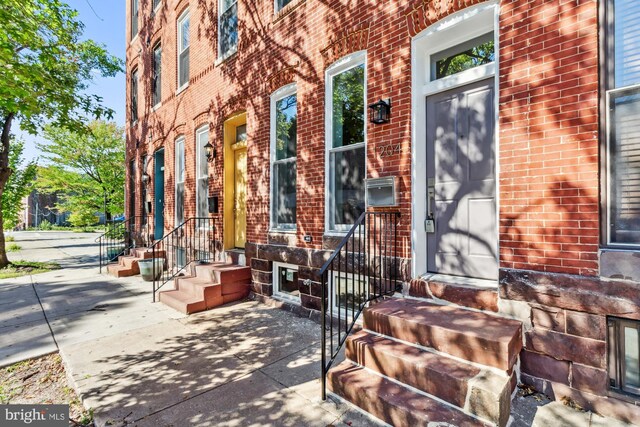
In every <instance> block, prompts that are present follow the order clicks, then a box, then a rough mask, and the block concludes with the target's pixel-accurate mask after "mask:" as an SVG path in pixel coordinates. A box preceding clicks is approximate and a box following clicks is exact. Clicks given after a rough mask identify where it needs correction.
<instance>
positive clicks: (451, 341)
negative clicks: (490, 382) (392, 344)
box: [363, 298, 522, 374]
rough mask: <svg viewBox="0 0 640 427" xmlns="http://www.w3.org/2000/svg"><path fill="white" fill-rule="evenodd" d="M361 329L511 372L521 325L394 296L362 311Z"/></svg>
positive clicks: (518, 348)
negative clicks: (362, 321)
mask: <svg viewBox="0 0 640 427" xmlns="http://www.w3.org/2000/svg"><path fill="white" fill-rule="evenodd" d="M363 327H364V329H369V330H371V331H373V332H377V333H379V334H382V335H388V336H390V337H393V338H396V339H399V340H403V341H407V342H408V343H411V344H419V345H422V346H425V347H431V348H433V349H435V350H438V351H440V352H442V353H447V354H449V355H451V356H455V357H459V358H461V359H463V360H468V361H470V362H475V363H479V364H482V365H486V366H491V367H495V368H498V369H501V370H503V371H507V372H508V373H509V374H510V373H511V369H512V368H513V365H514V363H515V362H516V359H517V357H518V354H519V353H520V350H521V349H522V324H521V323H520V322H518V321H516V320H512V319H506V318H502V317H498V316H493V315H490V314H486V313H481V312H478V311H471V310H465V309H463V308H457V307H453V306H446V305H438V304H432V303H429V302H424V301H416V300H409V299H399V298H394V299H390V300H388V301H384V302H381V303H379V304H376V305H374V306H372V307H369V308H367V309H366V310H365V311H364V323H363Z"/></svg>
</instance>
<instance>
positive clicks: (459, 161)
mask: <svg viewBox="0 0 640 427" xmlns="http://www.w3.org/2000/svg"><path fill="white" fill-rule="evenodd" d="M143 6H144V7H143ZM127 8H128V15H127V17H128V18H127V19H128V22H129V25H128V26H127V35H128V44H127V76H128V78H127V82H128V83H127V100H128V101H127V111H128V120H127V122H128V125H127V176H128V178H127V182H128V185H127V192H128V196H127V201H128V204H127V208H126V209H127V216H148V221H149V222H150V223H152V224H153V227H154V230H155V238H156V239H159V238H161V237H162V236H164V235H166V234H167V233H169V232H170V231H171V230H172V229H174V227H175V226H176V225H179V224H180V223H182V221H183V220H185V219H187V218H191V217H196V216H197V217H203V216H207V215H209V214H208V208H211V206H210V202H213V201H214V200H215V201H217V206H216V207H217V209H212V210H214V211H215V212H216V213H213V214H211V217H212V218H214V220H215V221H216V223H217V229H216V230H217V232H218V233H219V234H218V237H217V238H216V240H217V245H218V246H219V247H220V248H221V249H224V250H226V251H230V252H229V253H230V254H233V256H232V258H233V259H235V260H242V259H243V258H245V259H246V262H247V263H248V265H249V266H251V268H252V273H253V275H252V277H253V281H252V290H253V292H254V294H255V295H256V296H257V297H259V298H262V299H264V300H269V299H276V300H280V301H284V302H285V303H286V305H287V306H289V307H291V306H294V307H296V310H297V311H298V312H299V313H301V314H304V315H309V316H314V317H316V318H319V317H320V316H318V315H317V310H319V309H320V307H321V295H322V289H321V286H320V285H319V278H318V271H319V270H320V268H321V266H322V264H323V263H324V262H325V260H326V257H327V254H328V253H331V250H332V249H333V248H336V247H337V246H338V244H339V242H340V240H341V239H342V238H343V236H344V235H345V233H346V232H347V231H348V230H349V229H350V228H351V226H352V225H353V224H354V222H355V221H356V220H357V219H358V217H359V216H360V214H361V213H362V212H363V211H364V210H365V209H368V210H369V211H388V212H395V211H398V212H399V213H400V220H399V224H398V229H397V234H396V243H397V244H398V248H399V253H398V257H399V258H400V259H401V262H399V263H396V264H395V265H400V268H398V270H399V273H400V275H401V277H400V279H401V281H402V282H404V283H405V290H406V291H407V292H408V293H409V294H410V295H411V296H413V297H420V298H428V299H432V300H433V299H437V300H438V302H440V303H454V304H457V305H459V306H465V307H470V308H472V309H474V310H470V311H468V313H473V314H469V319H475V318H476V317H474V316H476V315H477V316H480V314H478V313H479V311H478V310H481V311H483V312H492V313H494V314H498V316H493V315H492V316H489V317H488V318H489V319H496V318H498V319H500V318H507V317H511V318H515V319H518V320H520V321H521V322H522V335H519V333H520V332H518V335H517V337H518V338H517V340H516V341H510V342H509V346H512V347H509V349H510V350H509V351H511V349H515V351H516V354H515V357H518V353H517V352H518V351H519V347H518V346H519V343H520V342H522V343H523V346H524V348H523V350H522V352H520V353H519V364H516V365H515V366H514V365H513V362H514V360H511V363H510V364H508V365H505V366H502V367H501V369H503V370H504V371H505V372H506V373H507V374H511V372H512V370H514V371H515V372H516V374H517V375H518V378H519V380H520V381H522V382H525V383H528V384H531V385H533V386H535V387H536V388H537V389H539V390H540V391H543V392H545V393H547V394H548V395H551V396H555V397H556V398H557V399H561V398H563V397H567V398H570V399H572V400H574V401H576V402H578V403H579V404H580V405H581V406H583V407H585V408H590V409H594V410H595V411H597V412H599V413H602V414H607V415H613V416H615V417H617V418H620V419H623V420H626V421H630V422H633V423H636V424H640V408H638V407H637V406H636V404H637V402H638V401H640V361H639V359H640V323H639V321H640V292H639V291H640V262H638V260H639V259H640V137H639V136H638V133H637V123H640V89H639V87H640V86H637V85H638V84H640V60H639V59H638V58H640V32H638V31H636V29H637V28H638V26H639V25H640V2H636V1H632V0H601V1H600V2H598V1H596V0H547V1H525V0H502V1H482V0H431V1H430V0H415V1H373V0H370V1H359V2H355V1H338V0H328V1H314V0H289V1H287V0H275V1H274V0H258V1H233V0H218V1H214V0H204V1H194V0H192V1H189V0H182V1H177V0H154V1H153V2H140V3H138V1H137V0H128V1H127ZM152 9H153V10H152ZM386 99H390V121H388V122H385V121H384V120H382V122H383V123H380V124H374V123H372V121H371V120H370V119H369V114H370V112H372V111H373V110H371V109H370V108H368V106H369V105H370V104H374V103H375V102H377V101H378V100H386ZM207 144H210V146H211V147H210V148H209V147H207ZM207 148H209V154H210V158H211V161H208V160H209V159H207V151H208V150H207ZM143 177H144V178H143ZM379 177H393V178H394V179H393V180H391V182H394V183H395V197H396V201H397V204H396V206H395V207H387V208H373V207H370V206H369V207H367V206H368V204H367V202H368V201H369V202H372V201H376V200H379V197H378V196H380V194H376V193H375V191H373V192H370V193H369V195H368V198H369V200H367V198H366V197H367V196H366V193H367V192H366V191H365V190H366V189H365V179H367V178H368V179H371V178H379ZM143 181H144V182H143ZM367 182H368V181H367ZM374 182H376V181H374ZM376 183H380V182H379V181H378V182H376ZM391 185H392V186H393V184H391ZM391 188H393V187H391ZM390 195H391V194H382V196H385V197H386V196H390ZM176 201H177V202H176ZM145 202H148V203H145ZM370 204H371V203H369V205H370ZM238 250H239V251H240V252H242V253H244V257H242V256H238ZM431 273H437V274H439V275H440V276H438V281H435V280H434V279H433V278H429V276H428V274H431ZM460 278H462V279H460ZM260 296H261V297H260ZM456 313H457V314H456V316H460V313H459V312H456ZM481 314H482V315H485V313H481ZM452 316H453V315H452ZM462 317H464V315H463V316H462ZM481 319H485V318H484V317H482V318H481ZM454 320H455V319H454ZM462 320H464V319H462ZM467 320H468V319H467ZM448 321H452V320H451V319H449V320H448ZM487 322H489V321H487ZM505 322H506V321H505ZM462 323H464V322H462ZM462 323H461V324H462ZM489 323H490V322H489ZM481 324H482V320H479V321H477V322H475V325H476V326H475V327H477V328H480V327H481ZM395 332H396V333H398V331H397V330H396V331H395ZM283 333H286V331H283ZM464 336H465V337H467V336H466V335H464ZM467 338H468V337H467ZM458 343H459V342H457V343H456V344H458ZM431 347H434V348H437V347H436V346H435V345H433V346H431ZM469 348H471V349H472V350H474V351H476V352H483V351H488V350H487V349H486V348H475V347H474V346H473V345H471V346H470V347H469ZM467 360H471V359H467ZM483 364H485V365H490V363H488V362H487V363H483ZM490 366H493V365H490ZM343 378H346V377H343ZM348 393H349V390H347V389H346V388H345V389H344V390H342V394H348ZM360 396H368V395H366V394H360ZM363 399H365V397H363ZM445 400H446V399H445ZM464 401H465V400H464V398H463V399H462V403H463V404H464ZM359 404H360V405H361V406H363V407H365V409H368V410H370V411H373V412H374V413H375V410H374V409H372V408H368V407H367V406H366V404H365V403H363V402H359ZM507 407H508V406H507ZM378 415H379V414H378ZM476 415H477V413H476ZM498 418H500V421H499V423H501V424H502V423H503V422H504V417H503V415H501V416H500V417H498ZM387 421H389V420H387Z"/></svg>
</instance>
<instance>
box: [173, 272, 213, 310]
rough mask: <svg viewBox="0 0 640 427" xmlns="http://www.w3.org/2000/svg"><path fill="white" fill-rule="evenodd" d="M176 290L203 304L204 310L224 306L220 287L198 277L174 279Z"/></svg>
mask: <svg viewBox="0 0 640 427" xmlns="http://www.w3.org/2000/svg"><path fill="white" fill-rule="evenodd" d="M176 286H177V289H178V290H179V291H181V292H183V293H184V294H186V295H191V296H193V297H195V298H197V299H198V300H202V301H204V302H205V308H213V307H217V306H219V305H222V304H224V300H223V298H222V285H220V284H218V283H211V282H210V281H208V280H207V279H202V278H199V277H179V278H177V279H176Z"/></svg>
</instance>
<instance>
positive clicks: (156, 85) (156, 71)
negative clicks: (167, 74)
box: [153, 46, 162, 105]
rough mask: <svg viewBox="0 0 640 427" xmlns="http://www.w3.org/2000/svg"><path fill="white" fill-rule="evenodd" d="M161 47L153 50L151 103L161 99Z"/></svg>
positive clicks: (157, 102)
mask: <svg viewBox="0 0 640 427" xmlns="http://www.w3.org/2000/svg"><path fill="white" fill-rule="evenodd" d="M161 77H162V48H161V47H160V46H158V47H156V48H155V49H154V50H153V105H158V104H159V103H160V101H162V79H161Z"/></svg>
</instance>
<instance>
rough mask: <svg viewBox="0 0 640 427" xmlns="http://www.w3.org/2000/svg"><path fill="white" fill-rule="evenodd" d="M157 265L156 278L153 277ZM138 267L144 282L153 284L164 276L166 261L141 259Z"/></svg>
mask: <svg viewBox="0 0 640 427" xmlns="http://www.w3.org/2000/svg"><path fill="white" fill-rule="evenodd" d="M154 264H155V270H156V276H155V277H153V270H154V268H153V265H154ZM138 267H140V276H142V280H145V281H147V282H153V281H154V280H157V279H159V278H160V276H161V275H162V271H163V270H164V259H163V258H152V259H141V260H140V261H138Z"/></svg>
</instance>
